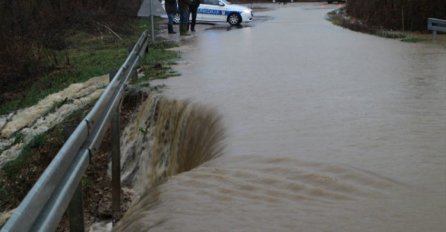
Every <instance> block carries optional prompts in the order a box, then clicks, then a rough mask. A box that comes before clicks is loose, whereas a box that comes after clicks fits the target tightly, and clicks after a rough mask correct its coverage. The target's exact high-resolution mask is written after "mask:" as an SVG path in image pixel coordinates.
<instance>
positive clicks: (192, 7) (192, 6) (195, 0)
mask: <svg viewBox="0 0 446 232" xmlns="http://www.w3.org/2000/svg"><path fill="white" fill-rule="evenodd" d="M199 6H200V0H192V3H191V4H190V6H189V11H190V15H191V16H192V20H191V22H190V31H195V23H196V21H197V10H198V7H199Z"/></svg>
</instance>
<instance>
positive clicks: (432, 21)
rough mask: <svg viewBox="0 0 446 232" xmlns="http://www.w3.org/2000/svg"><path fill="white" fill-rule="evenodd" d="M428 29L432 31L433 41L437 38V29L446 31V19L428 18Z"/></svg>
mask: <svg viewBox="0 0 446 232" xmlns="http://www.w3.org/2000/svg"><path fill="white" fill-rule="evenodd" d="M427 29H428V30H429V31H432V41H435V40H436V39H437V31H441V32H446V20H443V19H436V18H428V19H427Z"/></svg>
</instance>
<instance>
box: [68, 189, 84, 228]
mask: <svg viewBox="0 0 446 232" xmlns="http://www.w3.org/2000/svg"><path fill="white" fill-rule="evenodd" d="M68 217H69V218H70V231H71V232H84V231H85V228H84V225H85V224H84V210H83V209H82V183H80V184H79V185H78V186H77V188H76V192H75V193H74V195H73V198H71V201H70V204H69V205H68Z"/></svg>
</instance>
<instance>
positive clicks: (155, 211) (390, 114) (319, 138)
mask: <svg viewBox="0 0 446 232" xmlns="http://www.w3.org/2000/svg"><path fill="white" fill-rule="evenodd" d="M332 9H333V6H328V5H326V4H319V3H317V4H316V3H308V4H302V3H295V4H288V5H286V6H283V7H275V9H274V10H271V11H263V12H258V13H256V16H257V19H263V20H257V21H254V22H253V23H252V25H250V26H243V27H241V28H232V29H231V30H227V27H226V26H225V25H217V26H215V27H210V28H207V29H204V28H199V29H200V30H198V32H197V33H196V35H195V36H194V38H192V39H191V40H190V41H188V42H187V44H186V45H185V46H184V47H183V48H182V50H183V51H184V53H183V58H184V63H181V64H180V65H178V67H177V70H178V71H179V72H180V73H182V76H180V77H176V78H171V79H168V80H165V81H162V82H163V83H164V84H166V85H167V87H168V88H167V90H166V91H165V94H166V95H168V96H169V97H172V98H176V99H190V100H192V101H193V102H199V103H202V104H205V105H209V106H211V107H214V108H216V109H218V111H219V112H220V113H221V115H222V119H223V125H224V126H225V127H226V129H227V132H226V134H227V138H226V140H225V146H226V149H225V152H224V155H223V156H222V157H220V158H218V159H215V160H212V161H211V162H208V163H205V164H204V165H202V166H200V167H198V168H196V169H194V170H192V171H189V172H185V173H182V174H179V175H177V176H174V177H172V178H170V179H169V180H168V181H167V182H166V183H164V184H163V185H161V186H159V187H158V188H157V189H156V190H154V191H152V192H150V193H148V194H147V196H146V198H150V199H152V200H151V201H153V202H155V203H153V204H148V205H150V207H147V208H145V209H144V206H141V207H143V209H142V210H141V211H144V213H142V214H141V215H140V216H139V217H138V218H135V221H139V222H140V225H139V226H141V225H144V227H136V228H140V229H141V230H145V229H147V228H150V229H152V230H153V231H404V232H408V231H444V229H445V228H446V48H445V46H444V45H442V44H432V43H430V42H423V43H403V42H400V41H398V40H391V39H385V38H379V37H375V36H371V35H367V34H361V33H357V32H353V31H350V30H347V29H343V28H341V27H337V26H334V25H332V24H331V23H330V22H328V21H326V20H325V17H326V13H327V12H329V11H330V10H332ZM142 228H145V229H142Z"/></svg>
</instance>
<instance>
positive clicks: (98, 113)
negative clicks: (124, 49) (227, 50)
mask: <svg viewBox="0 0 446 232" xmlns="http://www.w3.org/2000/svg"><path fill="white" fill-rule="evenodd" d="M147 46H148V33H147V32H143V33H142V35H141V36H140V37H139V39H138V41H137V43H136V44H135V46H134V47H133V49H132V51H131V52H130V54H129V55H128V57H127V59H126V60H125V62H124V64H123V65H122V66H121V67H120V68H119V70H118V71H117V73H116V74H115V75H114V77H113V79H112V80H111V82H110V83H109V85H108V86H107V88H106V89H105V90H104V92H103V93H102V95H101V97H100V98H99V99H98V101H97V102H96V104H95V105H94V107H93V108H92V110H91V111H90V112H89V113H88V115H87V116H86V117H85V118H84V119H83V120H82V122H81V123H80V124H79V125H78V126H77V128H76V129H75V130H74V132H73V133H72V134H71V136H70V137H69V138H68V140H67V141H66V142H65V144H64V145H63V146H62V148H61V149H60V150H59V152H58V153H57V155H56V156H55V158H54V159H53V161H52V162H51V163H50V165H49V166H48V167H47V169H46V170H45V171H44V173H43V174H42V175H41V177H40V178H39V179H38V180H37V182H36V184H35V185H34V186H33V187H32V189H31V190H30V191H29V192H28V194H27V195H26V197H25V198H24V199H23V201H22V202H21V203H20V205H19V206H18V208H17V209H16V210H15V212H14V214H13V215H12V216H11V218H10V219H9V220H8V221H7V222H6V224H5V225H4V226H3V228H2V230H1V231H2V232H6V231H8V232H10V231H11V232H15V231H17V232H24V231H55V230H56V228H57V226H58V224H59V221H60V220H61V218H62V216H63V213H64V212H65V211H66V210H67V207H68V205H69V203H70V201H72V203H71V204H70V205H74V206H76V201H75V199H76V198H77V197H76V196H75V195H78V197H80V199H82V198H81V196H82V195H81V191H79V190H80V187H81V186H80V185H79V183H80V180H81V178H82V176H83V174H84V173H85V171H86V170H87V167H88V164H89V162H90V159H91V156H92V155H94V154H95V153H96V152H97V151H98V149H99V146H100V144H101V142H102V139H103V136H104V134H105V131H106V130H107V125H109V124H110V123H111V124H112V144H113V145H114V146H112V188H113V190H112V208H113V210H114V211H115V210H118V211H119V207H120V195H119V194H120V164H119V159H120V158H119V156H120V155H119V110H120V103H121V100H122V96H123V94H124V88H125V85H126V83H127V81H128V80H129V79H130V77H131V76H132V75H133V74H134V70H135V69H136V67H137V66H138V65H139V63H140V61H141V59H142V57H143V56H144V53H145V51H146V49H147ZM75 193H76V194H75ZM73 196H74V197H73ZM77 200H79V198H77ZM77 202H78V201H77ZM77 204H79V203H77ZM74 208H78V209H77V210H78V211H79V206H78V205H77V207H74ZM74 210H76V209H74ZM80 210H81V211H82V206H80ZM79 213H80V214H82V212H79ZM70 218H71V216H70ZM78 218H79V216H78ZM80 218H81V221H80V223H82V225H81V227H80V229H79V230H81V231H83V230H84V228H83V226H84V225H83V219H82V216H80ZM70 220H71V219H70ZM77 227H78V228H79V225H77Z"/></svg>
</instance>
